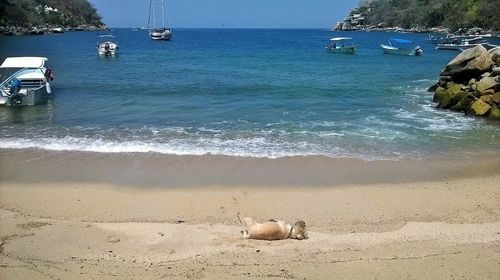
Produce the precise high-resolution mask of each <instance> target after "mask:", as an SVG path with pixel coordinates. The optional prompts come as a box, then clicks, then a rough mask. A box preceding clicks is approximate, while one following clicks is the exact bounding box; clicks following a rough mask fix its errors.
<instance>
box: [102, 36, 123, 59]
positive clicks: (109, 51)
mask: <svg viewBox="0 0 500 280" xmlns="http://www.w3.org/2000/svg"><path fill="white" fill-rule="evenodd" d="M119 49H120V47H119V46H118V43H117V40H116V36H114V35H111V34H104V35H99V36H97V53H98V54H99V55H100V56H116V55H117V54H118V50H119Z"/></svg>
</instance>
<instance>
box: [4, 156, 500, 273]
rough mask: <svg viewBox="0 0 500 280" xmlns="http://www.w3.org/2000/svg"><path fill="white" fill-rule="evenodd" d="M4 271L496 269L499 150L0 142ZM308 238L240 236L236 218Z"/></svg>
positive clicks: (499, 229)
mask: <svg viewBox="0 0 500 280" xmlns="http://www.w3.org/2000/svg"><path fill="white" fill-rule="evenodd" d="M0 156H1V158H0V163H1V164H2V165H1V168H0V179H1V180H0V219H1V220H0V242H1V243H0V278H1V279H333V278H340V279H495V278H496V277H497V276H498V275H500V265H499V263H500V251H499V250H498V248H500V247H499V245H500V172H499V170H500V161H499V160H496V159H483V160H477V159H476V160H462V161H459V162H455V161H446V160H442V161H403V162H380V161H374V162H365V161H359V160H353V159H345V160H342V159H341V160H334V159H328V158H322V157H301V158H286V159H277V160H270V159H247V158H245V159H243V158H231V157H217V156H201V157H182V156H165V155H156V154H136V155H134V154H112V155H103V154H94V153H68V152H43V151H15V150H1V151H0ZM237 213H240V214H241V216H251V217H254V218H255V219H257V220H259V221H265V220H267V219H269V218H280V219H284V220H287V221H290V222H293V221H294V220H296V219H302V220H304V221H305V222H306V224H307V227H308V229H309V235H310V239H308V240H303V241H297V240H282V241H273V242H269V241H260V240H244V239H242V238H241V234H240V231H241V230H242V229H243V227H242V225H241V224H240V223H239V221H238V218H237Z"/></svg>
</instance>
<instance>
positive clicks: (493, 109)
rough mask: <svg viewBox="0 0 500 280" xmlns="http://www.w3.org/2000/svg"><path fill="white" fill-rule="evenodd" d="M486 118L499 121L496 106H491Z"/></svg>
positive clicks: (499, 111) (499, 110) (499, 117)
mask: <svg viewBox="0 0 500 280" xmlns="http://www.w3.org/2000/svg"><path fill="white" fill-rule="evenodd" d="M488 117H490V118H494V119H500V109H498V108H497V107H496V106H491V109H490V112H489V114H488Z"/></svg>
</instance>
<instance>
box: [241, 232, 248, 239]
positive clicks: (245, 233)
mask: <svg viewBox="0 0 500 280" xmlns="http://www.w3.org/2000/svg"><path fill="white" fill-rule="evenodd" d="M241 235H242V236H243V238H244V239H249V238H250V234H248V231H247V230H242V231H241Z"/></svg>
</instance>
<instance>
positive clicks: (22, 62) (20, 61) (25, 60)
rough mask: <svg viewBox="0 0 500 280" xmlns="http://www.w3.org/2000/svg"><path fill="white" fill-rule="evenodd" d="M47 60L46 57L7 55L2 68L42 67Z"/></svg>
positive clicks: (0, 66)
mask: <svg viewBox="0 0 500 280" xmlns="http://www.w3.org/2000/svg"><path fill="white" fill-rule="evenodd" d="M47 60H48V59H47V58H46V57H28V56H24V57H7V58H6V59H5V60H4V62H3V63H2V65H0V68H27V67H29V68H40V67H43V66H44V65H45V62H46V61H47Z"/></svg>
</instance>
